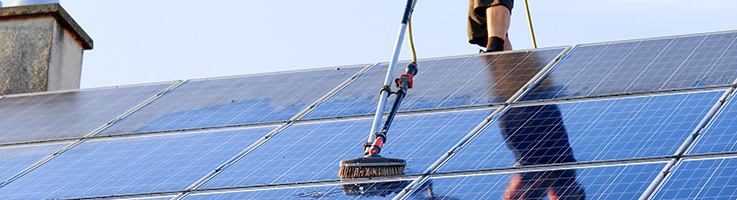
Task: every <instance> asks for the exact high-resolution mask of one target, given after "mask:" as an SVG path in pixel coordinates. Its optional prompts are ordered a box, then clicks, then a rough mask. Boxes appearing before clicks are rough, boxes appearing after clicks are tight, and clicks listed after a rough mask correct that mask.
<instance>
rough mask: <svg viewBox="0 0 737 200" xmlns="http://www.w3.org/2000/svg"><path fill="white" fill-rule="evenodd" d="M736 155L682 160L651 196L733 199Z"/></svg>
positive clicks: (736, 181)
mask: <svg viewBox="0 0 737 200" xmlns="http://www.w3.org/2000/svg"><path fill="white" fill-rule="evenodd" d="M735 198H737V158H727V159H711V160H693V161H684V162H683V163H681V164H680V165H679V166H677V167H676V169H675V170H674V171H673V172H672V173H671V175H670V177H669V178H668V179H667V180H666V182H665V183H664V185H663V187H662V188H661V189H660V190H659V191H658V192H657V193H656V194H655V196H654V197H653V199H735Z"/></svg>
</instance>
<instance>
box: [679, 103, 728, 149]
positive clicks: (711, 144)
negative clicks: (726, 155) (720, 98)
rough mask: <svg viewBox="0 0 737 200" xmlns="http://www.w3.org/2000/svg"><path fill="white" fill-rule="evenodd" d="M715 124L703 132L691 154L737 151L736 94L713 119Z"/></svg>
mask: <svg viewBox="0 0 737 200" xmlns="http://www.w3.org/2000/svg"><path fill="white" fill-rule="evenodd" d="M712 123H713V124H712V125H710V126H708V128H707V129H706V131H704V132H703V133H702V136H701V138H699V139H698V141H697V142H696V144H694V146H693V147H692V148H691V150H690V152H689V153H691V154H697V153H716V152H728V151H737V134H735V131H734V130H735V129H736V128H737V102H736V101H735V99H734V96H733V97H732V98H731V99H730V101H729V102H728V103H727V104H726V105H725V106H724V108H723V110H722V111H721V112H720V113H719V114H718V115H717V117H716V118H715V119H713V122H712Z"/></svg>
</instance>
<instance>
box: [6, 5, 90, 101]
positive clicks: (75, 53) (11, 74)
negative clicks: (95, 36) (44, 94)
mask: <svg viewBox="0 0 737 200" xmlns="http://www.w3.org/2000/svg"><path fill="white" fill-rule="evenodd" d="M87 49H92V39H91V38H90V37H89V36H88V35H87V33H85V32H84V30H82V28H81V27H80V26H79V25H78V24H77V23H76V22H75V21H74V19H72V17H71V16H69V14H68V13H67V12H66V11H65V10H64V8H62V7H61V5H59V4H58V3H52V4H37V5H27V6H15V7H3V8H0V95H6V94H18V93H29V92H41V91H53V90H67V89H79V83H80V77H81V75H82V55H83V51H84V50H87Z"/></svg>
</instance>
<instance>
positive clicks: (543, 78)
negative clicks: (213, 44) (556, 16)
mask: <svg viewBox="0 0 737 200" xmlns="http://www.w3.org/2000/svg"><path fill="white" fill-rule="evenodd" d="M418 64H419V66H420V71H419V73H418V74H417V76H416V77H415V80H414V82H415V83H414V85H415V87H414V88H412V89H410V90H409V92H408V96H407V98H406V99H405V101H403V102H402V106H401V107H400V109H399V111H400V113H399V115H398V116H397V118H396V119H395V120H394V124H393V126H392V128H391V129H390V131H389V134H388V141H387V144H386V146H385V149H384V151H383V152H382V154H383V155H384V156H386V157H392V158H401V159H405V160H406V161H407V168H406V169H405V174H404V175H398V176H388V177H376V178H371V179H347V180H340V179H339V178H338V176H337V173H338V170H339V168H340V167H339V165H338V163H339V162H340V161H341V160H345V159H352V158H356V157H360V156H362V154H363V152H362V147H361V146H360V145H361V144H362V143H363V142H364V141H365V140H366V138H367V136H368V134H369V132H370V129H371V127H370V126H371V121H372V116H371V114H372V113H373V112H374V110H373V109H375V107H376V105H375V104H376V103H375V102H376V98H377V96H378V95H379V91H380V90H379V89H380V87H381V84H382V83H381V81H382V80H383V76H384V75H385V73H386V72H385V70H386V68H387V64H386V63H379V64H376V65H356V66H345V67H338V68H324V69H314V70H304V71H291V72H281V73H270V74H255V75H247V76H236V77H224V78H214V79H198V80H188V81H177V82H172V83H157V84H147V85H137V86H126V87H115V88H101V89H88V90H77V91H65V92H48V93H38V94H23V95H11V96H4V97H2V98H0V181H2V182H0V198H2V199H73V198H74V199H76V198H83V199H84V198H89V199H105V198H111V199H113V198H114V199H120V198H123V199H137V198H146V199H302V198H320V199H322V198H325V199H389V198H394V199H499V198H503V197H506V198H519V197H525V198H532V199H542V198H546V197H547V198H566V199H585V198H588V199H635V198H643V199H651V198H652V199H682V198H688V199H693V198H696V199H734V198H737V193H735V192H734V191H735V190H737V178H734V177H735V174H734V173H735V168H737V134H735V133H734V131H733V130H737V123H735V122H734V119H735V118H737V117H736V116H735V115H737V107H736V106H737V103H736V102H735V98H737V97H735V95H737V94H735V92H734V90H735V87H737V32H721V33H708V34H698V35H687V36H677V37H664V38H654V39H646V40H633V41H621V42H609V43H599V44H586V45H579V46H576V47H573V48H570V47H554V48H545V49H535V50H523V51H509V52H502V53H490V54H478V55H466V56H455V57H445V58H435V59H425V60H421V61H419V62H418ZM404 65H406V63H400V64H399V65H398V66H404ZM402 72H403V70H397V71H396V72H395V76H398V75H399V74H401V73H402ZM392 88H393V89H396V88H394V87H392Z"/></svg>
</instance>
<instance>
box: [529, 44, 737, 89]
mask: <svg viewBox="0 0 737 200" xmlns="http://www.w3.org/2000/svg"><path fill="white" fill-rule="evenodd" d="M736 41H737V33H734V32H732V33H720V34H711V35H696V36H685V37H674V38H664V39H653V40H644V41H631V42H620V43H608V44H596V45H583V46H578V47H576V48H574V49H573V50H572V51H571V52H570V53H569V54H568V55H567V56H566V58H564V59H563V60H561V62H560V63H559V64H557V65H556V67H555V69H554V70H553V71H552V72H551V73H550V74H549V75H548V77H546V78H545V79H546V81H545V82H547V83H548V84H550V85H549V86H539V87H537V88H535V89H533V90H532V92H530V94H529V95H527V96H526V97H525V98H523V100H538V99H548V98H567V97H581V96H595V95H608V94H620V93H633V92H650V91H658V90H669V89H683V88H693V87H702V86H714V85H724V84H730V83H732V82H734V81H735V79H737V68H735V67H734V66H735V65H737V42H736ZM546 87H555V88H557V89H556V90H549V89H547V88H546Z"/></svg>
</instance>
